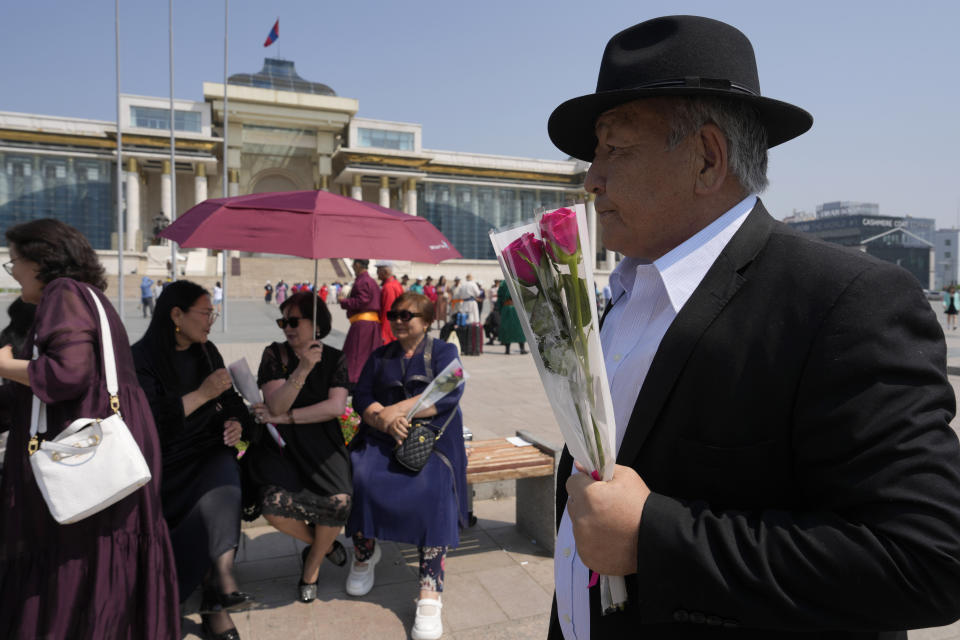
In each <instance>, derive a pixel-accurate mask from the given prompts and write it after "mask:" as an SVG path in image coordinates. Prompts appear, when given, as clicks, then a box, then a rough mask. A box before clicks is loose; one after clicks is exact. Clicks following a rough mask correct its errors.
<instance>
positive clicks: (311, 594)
mask: <svg viewBox="0 0 960 640" xmlns="http://www.w3.org/2000/svg"><path fill="white" fill-rule="evenodd" d="M310 547H311V545H309V544H308V545H307V546H305V547H304V548H303V551H301V552H300V559H301V560H302V561H303V566H306V564H307V556H308V555H310ZM318 582H320V576H319V575H318V576H317V579H316V580H314V581H313V582H304V581H303V574H300V581H299V582H297V588H298V589H299V590H300V602H313V601H314V600H316V599H317V583H318Z"/></svg>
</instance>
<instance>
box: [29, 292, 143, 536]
mask: <svg viewBox="0 0 960 640" xmlns="http://www.w3.org/2000/svg"><path fill="white" fill-rule="evenodd" d="M87 290H88V291H90V296H91V297H92V298H93V301H94V303H95V304H96V305H97V311H98V312H99V315H100V332H101V336H102V337H103V344H102V347H103V366H104V370H105V374H106V379H107V391H108V392H109V393H110V408H111V409H112V410H113V415H111V416H110V417H108V418H103V419H101V418H79V419H77V420H74V421H73V422H71V423H70V425H69V426H68V427H67V428H66V429H64V430H63V431H62V432H60V434H59V435H58V436H57V437H56V438H54V439H52V440H42V439H40V438H39V437H38V434H40V435H42V434H44V433H46V432H47V411H46V405H45V404H43V402H41V401H40V399H39V398H38V397H37V396H36V395H34V396H33V407H32V411H31V416H30V442H29V444H28V445H27V452H28V453H29V454H30V466H31V467H32V468H33V475H34V477H35V478H36V480H37V486H38V487H39V488H40V493H42V494H43V499H44V500H45V501H46V503H47V507H49V508H50V515H52V516H53V519H54V520H56V521H57V522H59V523H60V524H71V523H73V522H78V521H80V520H83V519H84V518H86V517H87V516H91V515H93V514H95V513H97V512H98V511H102V510H103V509H106V508H107V507H109V506H110V505H112V504H114V503H115V502H119V501H120V500H122V499H123V498H125V497H127V496H128V495H130V494H131V493H133V492H134V491H136V490H137V489H139V488H140V487H142V486H143V485H145V484H147V483H148V482H149V481H150V477H151V476H150V468H149V467H147V461H146V460H144V458H143V452H141V451H140V447H139V446H138V445H137V443H136V441H135V440H134V439H133V436H132V435H131V434H130V430H129V429H128V428H127V425H126V424H124V422H123V418H122V417H121V416H120V399H119V397H118V395H117V392H118V389H119V387H118V386H117V363H116V361H115V360H114V355H113V339H112V337H111V335H110V323H109V322H108V321H107V314H106V312H104V310H103V305H102V304H101V303H100V299H99V298H98V297H97V295H96V294H95V293H94V292H93V290H92V289H90V288H89V287H87ZM37 354H38V352H37V347H36V346H34V347H33V357H34V358H36V357H37Z"/></svg>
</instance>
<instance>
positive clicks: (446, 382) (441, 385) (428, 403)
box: [407, 359, 470, 421]
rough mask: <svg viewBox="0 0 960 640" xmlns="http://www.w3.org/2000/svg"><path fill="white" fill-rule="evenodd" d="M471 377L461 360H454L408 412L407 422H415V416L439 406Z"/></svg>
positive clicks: (431, 382) (429, 385)
mask: <svg viewBox="0 0 960 640" xmlns="http://www.w3.org/2000/svg"><path fill="white" fill-rule="evenodd" d="M469 377H470V376H469V375H468V374H467V372H466V371H464V370H463V365H462V364H460V360H459V359H457V360H452V361H451V362H450V364H448V365H447V366H445V367H444V368H443V371H441V372H440V373H439V374H438V375H437V377H436V378H434V379H433V380H431V381H430V384H428V385H427V388H426V389H424V390H423V393H421V394H420V397H419V398H418V399H417V401H416V403H414V405H413V407H411V408H410V411H408V412H407V421H410V420H413V416H415V415H417V414H418V413H419V412H420V411H422V410H423V409H428V408H430V407H432V406H433V405H435V404H437V403H438V402H439V401H440V400H441V399H442V398H443V397H444V396H445V395H447V394H448V393H450V392H451V391H453V390H454V389H456V388H457V387H459V386H460V385H462V384H463V383H464V382H466V381H467V378H469Z"/></svg>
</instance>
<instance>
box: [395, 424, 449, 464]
mask: <svg viewBox="0 0 960 640" xmlns="http://www.w3.org/2000/svg"><path fill="white" fill-rule="evenodd" d="M456 413H457V411H456V409H454V410H453V411H451V412H450V417H449V418H447V421H446V422H444V423H443V427H441V428H440V431H436V430H435V429H434V428H433V427H431V426H430V421H429V420H414V421H413V422H412V423H410V428H409V429H407V437H406V438H404V439H403V442H401V443H400V444H399V446H397V448H396V449H394V451H393V456H394V457H395V458H396V459H397V462H399V463H400V464H402V465H403V466H404V467H406V468H407V469H410V471H415V472H419V471H420V469H423V468H424V467H425V466H426V465H427V460H429V459H430V454H431V453H433V445H435V444H436V443H437V440H439V439H440V436H442V435H443V432H444V431H446V429H447V425H448V424H450V421H451V420H452V419H453V416H454V415H456Z"/></svg>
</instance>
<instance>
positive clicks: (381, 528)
mask: <svg viewBox="0 0 960 640" xmlns="http://www.w3.org/2000/svg"><path fill="white" fill-rule="evenodd" d="M387 318H388V319H389V320H390V325H391V327H390V328H391V330H392V331H393V334H394V335H395V336H396V337H397V339H396V340H395V341H393V342H391V343H390V344H388V345H384V346H383V347H380V348H379V349H377V350H376V351H374V352H373V355H372V356H371V357H370V359H369V360H368V361H367V364H366V366H365V367H364V368H363V373H362V374H361V375H360V380H359V381H358V382H357V385H356V387H355V388H354V395H353V405H354V408H355V409H356V410H357V411H358V412H359V413H360V415H361V416H362V417H363V424H362V425H361V427H360V431H359V432H358V434H357V437H356V438H355V439H354V440H355V441H356V444H354V443H353V442H351V443H350V447H351V449H352V451H351V456H350V457H351V459H352V460H353V510H352V511H351V512H350V519H349V520H348V521H347V527H346V532H347V534H348V535H352V536H353V544H354V561H353V563H352V565H351V567H350V574H349V576H348V577H347V584H346V591H347V593H348V594H349V595H352V596H361V595H364V594H366V593H367V592H369V591H370V589H371V588H372V587H373V583H374V565H376V563H377V562H378V561H379V560H380V553H381V552H380V546H379V545H378V544H376V540H375V539H377V538H379V539H381V540H393V541H395V542H406V543H408V544H415V545H417V546H418V547H419V549H420V581H419V587H420V597H419V599H418V601H417V614H416V620H415V622H414V625H413V630H412V632H411V635H412V637H413V639H414V640H427V639H432V638H439V637H440V636H441V634H442V626H441V623H440V608H441V606H442V605H441V603H440V593H441V592H442V591H443V578H444V573H443V563H444V559H445V558H446V553H447V549H448V548H449V547H456V546H457V544H458V543H459V541H460V528H461V527H462V526H463V525H464V524H465V522H466V518H467V478H466V471H467V456H466V452H465V450H464V446H463V420H462V418H461V415H460V408H459V402H460V397H461V396H462V395H463V386H460V387H459V388H458V389H457V390H456V391H453V392H451V393H450V394H448V395H447V396H445V397H444V398H442V399H441V400H440V401H439V402H437V404H435V405H434V406H432V407H429V408H427V409H424V410H422V411H420V412H419V413H418V414H417V415H416V416H415V417H416V418H429V419H430V424H431V425H432V426H433V427H434V430H435V431H438V432H439V431H440V430H441V429H442V430H443V434H442V435H441V436H440V438H439V439H438V440H437V441H436V444H435V446H434V450H433V454H432V455H431V456H430V458H429V459H428V460H427V464H426V466H425V467H423V469H421V470H420V471H419V472H413V471H409V470H407V469H406V468H405V467H403V466H401V465H400V463H398V462H397V461H396V459H395V458H394V456H393V452H394V449H395V448H396V446H397V444H398V443H400V442H402V441H403V439H404V438H405V437H406V435H407V428H408V426H409V424H408V423H407V420H406V417H405V416H406V413H407V411H409V410H410V409H411V408H412V407H413V405H414V403H415V402H416V401H417V399H418V398H419V397H420V394H421V393H423V391H424V389H426V387H427V385H428V384H429V383H430V381H431V380H432V379H433V378H434V377H436V375H437V374H438V373H439V372H441V371H443V369H444V367H446V366H447V365H448V364H450V363H451V362H452V361H454V360H456V359H457V358H458V355H457V349H456V347H454V346H453V345H451V344H448V343H446V342H442V341H440V340H433V339H432V338H430V337H429V336H428V335H427V329H429V328H430V324H431V323H432V322H433V303H432V302H430V300H429V298H427V297H426V296H424V295H421V294H418V293H413V292H409V291H408V292H407V293H404V294H403V295H401V296H400V297H399V298H397V299H396V300H395V301H394V303H393V305H392V307H391V309H390V312H389V313H388V314H387Z"/></svg>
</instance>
